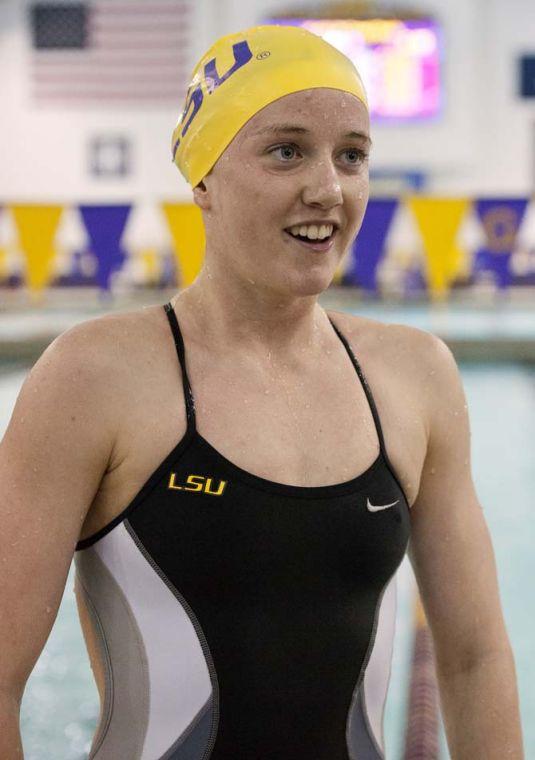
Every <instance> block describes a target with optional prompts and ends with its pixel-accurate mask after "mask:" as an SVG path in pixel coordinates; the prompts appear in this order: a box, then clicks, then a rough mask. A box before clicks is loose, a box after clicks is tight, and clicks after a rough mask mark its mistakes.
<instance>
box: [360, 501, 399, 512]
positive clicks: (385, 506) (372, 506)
mask: <svg viewBox="0 0 535 760" xmlns="http://www.w3.org/2000/svg"><path fill="white" fill-rule="evenodd" d="M398 501H399V499H397V501H393V502H392V504H377V506H376V505H375V504H372V503H371V501H370V500H369V499H368V500H367V502H366V506H367V508H368V512H381V511H382V510H383V509H389V507H393V506H394V505H395V504H397V503H398Z"/></svg>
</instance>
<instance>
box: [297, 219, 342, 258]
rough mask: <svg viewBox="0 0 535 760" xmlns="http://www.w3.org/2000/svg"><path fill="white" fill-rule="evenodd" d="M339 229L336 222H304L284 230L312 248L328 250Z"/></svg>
mask: <svg viewBox="0 0 535 760" xmlns="http://www.w3.org/2000/svg"><path fill="white" fill-rule="evenodd" d="M337 229H338V228H337V227H336V225H334V224H306V225H304V224H303V225H294V226H292V227H286V229H285V230H284V232H285V233H286V235H288V237H291V238H293V240H295V241H296V242H298V243H301V244H302V245H303V246H305V247H307V248H309V249H311V250H314V251H326V250H328V249H329V248H330V247H331V245H332V242H333V240H334V237H335V235H336V232H337Z"/></svg>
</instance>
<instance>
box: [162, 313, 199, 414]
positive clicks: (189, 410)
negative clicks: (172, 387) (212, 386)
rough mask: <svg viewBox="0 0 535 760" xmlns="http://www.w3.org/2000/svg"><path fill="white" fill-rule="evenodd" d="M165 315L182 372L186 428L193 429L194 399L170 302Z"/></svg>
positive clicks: (181, 342) (176, 322)
mask: <svg viewBox="0 0 535 760" xmlns="http://www.w3.org/2000/svg"><path fill="white" fill-rule="evenodd" d="M164 309H165V313H166V314H167V318H168V320H169V324H170V325H171V330H172V332H173V338H174V340H175V346H176V352H177V354H178V361H179V363H180V369H181V371H182V386H183V388H184V399H185V402H186V418H187V423H188V428H193V429H195V399H194V397H193V391H192V390H191V385H190V382H189V378H188V373H187V371H186V350H185V348H184V339H183V338H182V333H181V332H180V327H179V326H178V319H177V318H176V314H175V310H174V309H173V306H172V304H171V302H169V303H166V304H165V305H164Z"/></svg>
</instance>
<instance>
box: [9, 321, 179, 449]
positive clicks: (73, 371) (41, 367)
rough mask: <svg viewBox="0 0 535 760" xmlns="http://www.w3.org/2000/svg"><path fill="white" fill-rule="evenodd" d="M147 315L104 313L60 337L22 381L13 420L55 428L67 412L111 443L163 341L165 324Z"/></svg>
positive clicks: (72, 328)
mask: <svg viewBox="0 0 535 760" xmlns="http://www.w3.org/2000/svg"><path fill="white" fill-rule="evenodd" d="M151 308H152V307H151ZM148 312H149V310H148V309H147V310H142V309H140V310H137V311H132V312H125V313H119V314H115V313H112V314H106V315H103V316H98V317H95V318H93V319H89V320H86V321H84V322H81V323H79V324H77V325H75V326H73V327H71V328H69V329H68V330H66V331H64V332H63V333H61V334H60V335H59V336H58V337H57V338H55V340H53V341H52V343H50V345H49V346H48V347H47V348H46V350H45V351H44V352H43V353H42V355H41V356H40V358H39V359H38V360H37V362H36V363H35V364H34V366H33V367H32V368H31V370H30V371H29V373H28V375H27V376H26V378H25V381H24V383H23V386H22V389H21V392H20V394H19V398H18V400H17V407H16V410H17V412H18V416H19V417H20V416H22V417H24V414H25V413H27V414H28V417H30V416H31V417H32V418H33V419H35V416H36V415H39V414H42V415H43V416H48V419H49V422H48V424H49V425H52V424H53V421H54V420H57V422H58V425H59V424H62V423H63V422H64V414H67V411H69V413H70V414H69V417H72V419H73V420H74V419H75V418H76V419H80V420H81V419H83V420H85V424H86V426H89V427H91V428H92V429H94V430H96V429H97V428H98V429H99V432H100V434H101V435H102V436H105V438H106V439H107V440H108V439H109V440H110V441H111V440H112V439H113V437H114V435H115V433H116V432H117V426H118V424H119V421H120V419H121V416H122V415H124V414H128V404H129V403H130V401H129V399H130V398H131V397H132V394H131V393H130V391H131V390H132V389H133V388H134V385H135V383H136V382H137V383H140V382H142V380H143V370H144V367H147V366H149V365H150V363H151V356H153V355H154V352H155V351H156V350H157V346H158V344H159V340H160V339H163V335H164V327H165V324H162V320H161V319H158V316H157V314H155V313H154V311H152V312H150V313H148ZM162 312H163V310H162ZM160 345H161V344H160Z"/></svg>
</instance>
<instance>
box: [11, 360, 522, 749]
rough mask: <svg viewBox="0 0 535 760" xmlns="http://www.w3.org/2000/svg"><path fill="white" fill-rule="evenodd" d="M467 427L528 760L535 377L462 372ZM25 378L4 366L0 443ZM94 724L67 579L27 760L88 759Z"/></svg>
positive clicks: (401, 643)
mask: <svg viewBox="0 0 535 760" xmlns="http://www.w3.org/2000/svg"><path fill="white" fill-rule="evenodd" d="M461 371H462V376H463V382H464V385H465V389H466V394H467V398H468V404H469V408H470V412H471V420H472V450H473V470H474V478H475V482H476V487H477V490H478V494H479V497H480V500H481V503H482V505H483V509H484V512H485V515H486V519H487V522H488V525H489V529H490V532H491V535H492V539H493V543H494V547H495V552H496V559H497V564H498V573H499V580H500V590H501V597H502V603H503V608H504V613H505V618H506V621H507V626H508V631H509V635H510V638H511V642H512V645H513V649H514V652H515V659H516V665H517V674H518V682H519V690H520V698H521V707H522V715H523V729H524V741H525V751H526V757H535V725H533V723H530V721H529V720H528V716H532V715H534V714H535V689H534V687H533V683H535V661H534V660H533V658H532V657H531V651H530V650H531V648H532V647H531V644H532V636H531V634H530V631H531V630H532V627H533V621H534V620H535V599H534V595H533V592H532V583H531V579H532V577H533V575H534V574H535V552H533V550H532V546H531V543H530V538H531V536H532V535H533V525H534V523H535V517H534V516H533V509H534V507H533V497H532V494H533V493H534V492H535V466H534V465H535V462H534V455H533V450H534V448H533V441H534V440H535V367H534V366H532V365H526V364H515V363H500V364H485V365H477V364H463V365H462V366H461ZM24 376H25V372H24V371H20V370H18V371H15V370H14V369H13V367H7V366H2V365H0V436H1V435H2V434H3V432H4V429H5V426H6V424H7V421H8V419H9V416H10V414H11V409H12V407H13V404H14V401H15V398H16V395H17V393H18V389H19V387H20V385H21V383H22V381H23V378H24ZM413 584H414V581H413V578H412V574H411V571H410V567H409V565H408V563H407V562H405V563H404V564H403V565H402V567H401V568H400V571H399V583H398V590H399V604H398V619H397V636H396V645H395V651H394V661H393V669H392V679H391V686H390V693H389V699H388V704H387V711H386V717H385V734H386V746H387V757H388V758H389V760H390V759H391V758H392V759H393V758H399V757H401V755H402V746H403V731H404V720H405V709H406V693H407V689H408V670H409V658H410V646H411V638H412V600H413ZM97 717H98V696H97V691H96V688H95V686H94V684H93V681H92V676H91V671H90V668H89V664H88V661H87V656H86V653H85V647H84V644H83V638H82V634H81V631H80V628H79V623H78V619H77V614H76V604H75V600H74V594H73V575H72V570H71V573H70V574H69V578H68V581H67V586H66V590H65V594H64V596H63V600H62V603H61V606H60V610H59V613H58V617H57V620H56V623H55V625H54V628H53V631H52V633H51V635H50V637H49V639H48V641H47V644H46V646H45V648H44V650H43V653H42V655H41V657H40V658H39V660H38V662H37V664H36V666H35V669H34V671H33V673H32V675H31V677H30V679H29V682H28V685H27V688H26V692H25V695H24V699H23V704H22V712H21V726H22V734H23V742H24V749H25V758H26V760H43V758H55V759H57V760H81V758H84V757H86V756H87V751H88V749H89V745H90V741H91V736H92V733H93V730H94V727H95V725H96V722H97ZM443 756H444V757H447V754H446V753H445V752H444V755H443Z"/></svg>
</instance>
